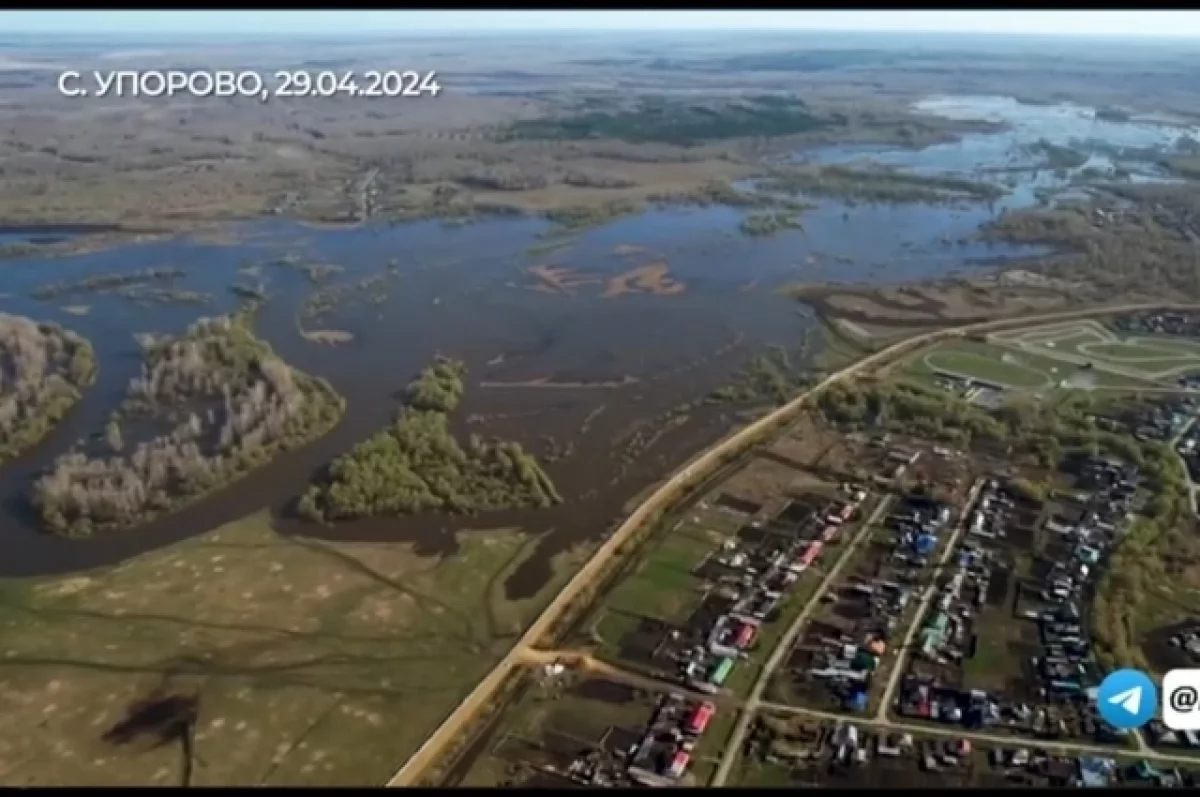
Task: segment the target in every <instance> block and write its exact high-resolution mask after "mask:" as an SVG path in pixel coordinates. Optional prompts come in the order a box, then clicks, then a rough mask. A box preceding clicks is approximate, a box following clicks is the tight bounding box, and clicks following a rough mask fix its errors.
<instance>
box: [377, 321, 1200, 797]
mask: <svg viewBox="0 0 1200 797" xmlns="http://www.w3.org/2000/svg"><path fill="white" fill-rule="evenodd" d="M1198 307H1200V305H1192V304H1186V305H1185V304H1180V305H1175V304H1168V303H1162V302H1159V303H1147V304H1132V305H1114V306H1111V307H1096V308H1091V309H1088V310H1074V311H1068V312H1063V313H1051V314H1047V315H1039V316H1029V317H1025V318H1018V319H1002V320H998V321H987V322H983V323H978V324H970V325H967V326H963V327H955V328H952V329H944V330H939V331H936V332H928V333H925V334H923V335H916V336H914V337H912V338H909V339H907V340H904V341H901V342H899V343H894V344H892V345H891V346H888V347H886V348H884V349H881V350H879V351H878V352H876V353H875V354H872V355H869V356H868V357H866V358H864V359H862V360H859V361H858V362H856V363H853V364H851V365H849V366H847V367H846V368H844V369H842V370H841V371H838V372H837V373H834V374H831V375H830V376H828V377H826V378H825V379H823V380H822V381H821V382H819V383H818V384H817V385H815V386H814V387H812V388H810V389H809V390H807V391H805V392H804V393H801V394H800V395H798V396H796V397H795V398H794V399H792V400H791V401H789V402H788V403H787V404H785V405H784V406H782V407H780V408H778V409H776V410H774V411H773V412H771V413H769V414H767V415H765V416H763V417H762V418H760V419H758V420H757V421H755V422H753V423H751V424H750V425H748V426H746V427H743V428H742V429H739V430H737V431H735V432H733V433H732V434H730V435H728V436H727V437H725V438H723V439H722V440H721V441H719V442H718V443H717V444H716V445H714V446H713V447H711V448H709V449H708V450H707V451H705V452H703V453H702V454H700V455H699V456H697V457H696V458H695V459H693V460H691V461H690V462H689V463H688V464H687V465H685V466H684V467H683V468H681V469H680V470H679V471H678V472H676V473H675V474H674V475H673V476H672V477H671V478H670V479H668V480H667V481H665V482H664V483H663V484H661V485H659V487H658V488H657V489H655V490H654V491H653V492H652V493H651V494H650V495H649V497H647V498H646V500H645V501H643V502H642V503H641V504H640V505H639V506H638V507H637V508H636V509H635V510H634V511H633V512H632V513H631V514H630V515H629V517H628V518H626V519H625V522H623V523H622V524H621V525H620V527H618V528H617V530H616V531H615V532H613V534H612V536H610V537H609V538H608V539H607V540H605V541H604V542H603V543H602V544H601V545H600V547H599V548H597V549H596V552H595V553H594V554H593V555H592V558H591V559H589V560H588V561H587V562H586V563H585V564H584V565H583V567H582V568H580V570H579V571H578V572H577V573H576V574H575V575H574V577H572V578H571V580H570V581H569V582H567V585H566V586H565V587H563V589H562V591H561V592H559V594H558V595H557V596H555V598H554V599H553V600H552V601H551V602H550V604H549V605H548V606H547V607H546V608H545V609H544V610H543V611H542V613H541V614H540V615H538V617H537V619H535V620H534V621H533V623H532V624H530V626H529V628H528V629H526V631H525V633H524V634H522V635H521V637H520V639H518V640H517V642H516V643H515V644H514V646H513V648H512V649H511V650H510V651H509V652H508V653H507V654H506V655H505V656H504V658H502V659H501V660H500V662H499V663H497V665H496V666H495V667H494V668H493V669H492V671H491V672H489V673H488V674H487V675H486V676H484V678H483V680H481V681H480V682H479V683H478V684H477V685H476V687H475V688H474V689H473V690H472V691H471V692H470V693H469V694H468V695H467V697H466V698H465V699H464V700H463V701H462V702H461V703H459V705H458V706H457V707H456V708H455V709H454V711H453V712H451V713H450V715H449V716H448V717H447V718H446V719H445V720H444V721H443V722H442V724H441V725H440V726H438V728H437V729H435V730H434V732H433V733H432V734H430V736H429V738H428V739H426V740H425V743H424V744H423V745H421V747H420V748H418V750H417V751H416V752H415V753H414V754H413V755H412V756H411V757H409V759H408V760H407V761H406V762H405V763H404V765H403V766H401V767H400V769H399V770H398V771H397V772H396V774H394V775H393V776H392V777H391V779H389V780H388V782H387V785H388V786H408V785H412V784H414V783H417V782H418V781H419V780H420V778H421V777H422V775H423V773H424V772H425V771H426V770H427V769H428V768H429V767H430V766H431V765H432V764H433V763H434V762H435V761H437V760H438V759H439V758H440V757H441V756H442V755H443V753H444V752H445V750H446V748H447V747H448V746H450V744H451V743H452V742H453V741H454V740H456V739H457V738H458V737H459V736H460V735H461V734H462V733H463V732H464V730H466V729H467V728H468V726H469V725H470V723H471V721H472V720H473V719H474V717H475V716H476V715H477V714H478V713H479V711H480V709H482V708H483V707H485V706H487V705H488V704H489V703H490V702H491V701H492V699H493V697H494V696H495V694H496V692H497V691H498V690H499V689H500V686H501V685H502V684H503V683H504V682H505V681H506V680H507V678H508V676H509V675H510V674H511V673H512V672H513V670H514V669H515V668H516V667H517V666H519V665H520V661H521V651H523V650H525V649H526V648H530V647H534V646H535V645H536V644H537V643H538V642H539V641H540V640H541V639H542V638H543V637H544V636H545V635H546V634H547V633H548V632H549V631H550V629H551V628H552V627H553V626H554V624H555V623H556V622H557V621H558V619H559V617H560V616H562V615H563V613H564V612H565V611H566V610H567V609H568V608H570V607H571V606H572V605H573V604H574V602H575V601H576V599H578V598H579V596H580V595H581V594H583V593H584V591H585V590H586V589H587V588H588V587H589V586H591V585H592V583H593V582H595V581H596V579H597V578H598V577H599V576H600V575H601V573H602V572H603V571H604V569H605V566H606V565H607V564H608V563H609V561H611V560H612V559H613V558H614V557H615V556H616V554H617V551H618V550H620V549H622V547H623V545H624V543H625V542H626V541H627V540H628V539H629V538H630V537H632V536H633V534H634V532H635V531H637V530H638V529H639V528H641V527H642V526H643V525H645V523H646V522H647V521H649V520H650V519H651V518H653V517H654V516H655V515H656V514H657V513H659V512H661V511H663V510H665V509H667V508H669V507H670V506H671V505H672V504H673V503H675V502H676V501H677V500H678V499H679V498H680V496H681V495H684V494H686V492H687V490H688V489H689V488H690V487H691V486H693V485H695V484H696V483H697V482H699V481H702V480H703V479H704V477H705V476H707V475H709V474H711V473H712V472H714V471H715V470H717V469H718V468H719V467H720V466H721V463H722V460H723V459H724V458H727V457H730V456H734V455H736V454H737V453H739V452H741V451H744V450H745V449H746V448H748V447H749V446H750V445H752V444H753V443H754V442H756V441H757V440H758V439H759V438H761V437H764V436H765V435H767V434H769V433H771V432H772V431H774V430H776V429H778V428H780V427H782V426H784V425H785V424H786V423H787V422H788V421H790V420H792V419H794V418H795V417H796V416H798V415H799V414H800V412H801V411H802V410H803V409H804V407H805V406H806V405H807V404H808V402H809V401H811V400H812V399H813V397H815V396H817V395H818V394H820V393H821V392H822V391H823V390H825V389H827V388H829V387H830V386H832V385H834V384H837V383H838V382H841V381H843V380H846V379H851V378H853V377H856V376H859V375H862V374H866V373H870V372H871V370H872V369H875V368H879V367H881V366H885V365H888V364H890V363H892V362H895V361H896V360H898V359H900V358H901V357H903V356H905V355H907V354H909V353H911V352H912V351H913V350H914V349H917V348H920V347H922V346H926V345H929V344H931V343H935V342H938V341H941V340H947V339H951V338H956V337H963V336H965V335H968V334H971V333H976V332H991V331H995V330H998V329H1003V328H1006V327H1021V326H1027V325H1030V324H1038V323H1048V322H1051V321H1060V320H1061V321H1066V320H1070V319H1073V318H1087V317H1091V316H1098V315H1108V314H1111V313H1119V312H1135V311H1140V310H1159V309H1161V310H1183V309H1188V310H1192V309H1197V308H1198Z"/></svg>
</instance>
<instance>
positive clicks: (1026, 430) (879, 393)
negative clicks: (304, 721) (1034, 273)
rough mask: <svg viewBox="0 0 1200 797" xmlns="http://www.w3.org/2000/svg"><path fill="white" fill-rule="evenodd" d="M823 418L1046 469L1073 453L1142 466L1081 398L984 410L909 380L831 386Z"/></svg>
mask: <svg viewBox="0 0 1200 797" xmlns="http://www.w3.org/2000/svg"><path fill="white" fill-rule="evenodd" d="M817 406H818V408H819V409H820V411H821V413H822V415H823V416H824V417H825V418H826V419H827V420H829V421H831V422H833V423H835V424H838V425H840V426H842V427H844V428H853V429H867V428H871V429H879V430H880V431H899V432H905V433H907V434H912V435H915V436H918V437H924V438H926V439H929V440H938V441H943V442H946V443H950V444H954V445H957V446H961V447H966V446H970V445H972V444H974V443H983V444H990V445H1004V446H1008V447H1010V448H1011V456H1012V457H1013V458H1014V460H1015V459H1018V458H1020V457H1028V458H1029V460H1030V461H1032V462H1035V463H1036V464H1038V465H1041V466H1045V467H1053V466H1057V465H1058V464H1059V463H1060V462H1062V460H1063V458H1064V457H1066V456H1069V455H1072V454H1079V455H1086V456H1098V455H1100V454H1112V455H1115V456H1119V457H1121V458H1123V459H1126V460H1128V461H1131V462H1135V463H1138V464H1143V463H1144V460H1145V453H1144V450H1143V448H1144V447H1143V446H1141V445H1140V444H1139V443H1138V442H1137V441H1136V440H1134V439H1133V438H1131V437H1126V436H1123V435H1119V434H1113V433H1112V432H1106V431H1103V430H1101V429H1099V428H1098V427H1097V426H1096V425H1095V423H1094V422H1093V421H1092V420H1091V415H1092V401H1091V399H1090V398H1089V396H1088V395H1087V394H1085V393H1078V394H1071V395H1069V396H1068V397H1067V398H1065V399H1064V400H1062V401H1060V402H1058V403H1051V402H1047V401H1039V400H1037V399H1034V398H1032V397H1014V398H1012V399H1010V400H1009V401H1007V402H1005V403H1004V404H1003V405H1001V406H1000V407H996V408H988V409H984V408H982V407H979V406H977V405H975V404H971V403H970V402H968V401H965V400H963V399H962V398H960V397H958V396H954V395H951V394H949V393H947V392H945V391H943V390H939V389H937V388H931V387H925V386H924V385H920V384H917V383H913V382H862V381H860V382H848V383H838V384H836V385H833V386H831V387H830V388H829V389H827V390H826V391H824V392H823V393H822V394H821V396H820V398H819V399H818V401H817Z"/></svg>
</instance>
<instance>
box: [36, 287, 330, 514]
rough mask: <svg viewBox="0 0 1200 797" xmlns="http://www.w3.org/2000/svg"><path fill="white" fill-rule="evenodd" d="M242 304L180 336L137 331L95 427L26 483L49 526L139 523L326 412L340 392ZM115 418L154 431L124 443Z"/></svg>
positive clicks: (321, 427)
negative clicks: (133, 354) (132, 373)
mask: <svg viewBox="0 0 1200 797" xmlns="http://www.w3.org/2000/svg"><path fill="white" fill-rule="evenodd" d="M251 314H252V310H245V311H242V312H239V313H237V314H236V315H232V316H221V317H218V318H207V319H201V320H199V321H197V322H196V323H195V324H193V325H192V326H191V327H190V328H189V329H188V330H187V332H186V333H185V334H184V335H183V336H182V337H179V338H175V337H169V336H146V337H144V338H142V339H141V343H142V347H143V350H144V354H143V365H142V373H141V375H140V376H138V377H135V378H133V379H132V380H131V381H130V383H129V386H128V388H127V391H126V398H125V401H124V403H123V404H122V406H121V409H120V410H119V411H118V412H117V413H115V414H114V416H113V417H112V418H111V419H110V420H109V422H108V424H107V427H106V429H105V430H104V432H103V434H98V435H96V437H97V438H98V439H97V440H96V441H93V442H92V443H90V444H88V445H87V446H84V447H82V448H79V447H77V448H76V449H74V450H72V451H70V452H68V453H66V454H64V455H62V456H61V457H59V458H58V459H57V460H56V461H55V463H54V466H53V468H52V469H51V471H50V472H49V473H48V474H46V475H45V476H42V477H41V478H40V479H38V480H37V482H36V483H35V484H34V487H33V504H34V506H35V507H36V508H37V511H38V513H39V516H40V519H41V522H42V524H43V526H44V527H45V528H46V529H47V530H48V531H50V532H53V533H56V534H64V535H68V536H72V537H87V536H90V535H91V534H93V533H95V532H98V531H113V530H118V529H124V528H129V527H131V526H135V525H138V524H140V523H144V522H146V521H148V520H151V519H153V518H156V517H159V516H161V515H163V514H166V513H168V512H171V511H173V510H176V509H178V508H180V507H182V506H183V505H185V504H188V503H191V502H192V501H195V500H197V499H199V498H201V497H203V496H204V495H206V494H208V493H210V492H212V491H213V490H215V489H217V488H219V487H223V486H225V485H227V484H229V483H231V482H233V481H235V480H237V479H239V478H241V477H242V476H244V475H245V474H247V473H249V472H250V471H252V470H255V469H256V468H258V467H261V466H262V465H265V464H267V463H268V462H270V461H271V460H272V459H274V458H275V457H276V456H278V455H279V454H281V453H283V452H285V451H288V450H291V449H294V448H296V447H298V446H300V445H302V444H304V443H306V442H308V441H310V440H312V439H314V438H316V437H320V436H321V435H323V434H325V433H326V432H327V431H329V430H330V429H331V428H332V427H333V426H334V425H335V424H336V423H337V421H338V419H339V418H340V417H341V414H342V410H343V409H344V406H345V405H344V401H343V399H342V398H341V397H340V396H339V395H338V394H337V393H336V392H334V390H333V388H332V387H331V386H330V385H329V384H328V383H327V382H326V381H325V380H323V379H318V378H315V377H312V376H309V375H307V374H304V373H301V372H300V371H297V370H296V369H294V368H292V367H290V366H289V365H288V364H287V363H285V362H284V361H283V360H282V359H280V358H279V357H278V356H277V355H276V354H275V353H274V352H273V351H272V350H271V347H270V346H269V345H268V344H267V343H266V342H265V341H263V340H261V339H260V338H258V337H257V336H255V334H254V332H253V331H252V330H251V328H250V319H251ZM123 421H130V422H133V421H136V428H138V429H155V428H156V427H157V428H161V429H163V431H162V432H161V433H159V434H158V435H157V436H153V437H151V438H150V439H147V440H143V441H141V442H137V443H135V444H133V445H132V446H128V445H127V444H126V441H125V440H124V434H125V430H123V428H122V422H123ZM129 426H130V427H134V426H135V424H133V423H130V424H129ZM127 449H128V450H127Z"/></svg>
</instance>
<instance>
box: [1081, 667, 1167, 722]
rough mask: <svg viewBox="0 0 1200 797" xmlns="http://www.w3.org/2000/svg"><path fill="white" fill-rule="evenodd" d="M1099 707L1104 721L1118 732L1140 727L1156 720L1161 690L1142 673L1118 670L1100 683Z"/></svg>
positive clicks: (1097, 696) (1097, 701)
mask: <svg viewBox="0 0 1200 797" xmlns="http://www.w3.org/2000/svg"><path fill="white" fill-rule="evenodd" d="M1096 708H1098V709H1099V710H1100V716H1101V717H1103V718H1104V721H1105V722H1107V723H1108V724H1109V725H1111V726H1113V727H1114V728H1116V729H1117V730H1121V731H1129V730H1133V729H1135V728H1140V727H1142V726H1143V725H1145V724H1146V723H1147V722H1149V721H1150V720H1152V719H1154V712H1155V711H1157V710H1158V688H1157V687H1155V686H1154V682H1153V681H1151V680H1150V677H1149V676H1147V675H1146V674H1145V673H1143V672H1139V671H1137V670H1117V671H1116V672H1114V673H1110V674H1109V676H1108V677H1107V678H1105V679H1104V682H1103V683H1101V684H1100V689H1099V690H1098V691H1097V694H1096Z"/></svg>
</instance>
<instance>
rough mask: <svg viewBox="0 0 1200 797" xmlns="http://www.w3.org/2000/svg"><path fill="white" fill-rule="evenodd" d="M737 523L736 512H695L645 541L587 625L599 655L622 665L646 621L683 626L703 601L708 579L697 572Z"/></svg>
mask: <svg viewBox="0 0 1200 797" xmlns="http://www.w3.org/2000/svg"><path fill="white" fill-rule="evenodd" d="M739 526H740V521H739V520H738V519H737V518H736V517H735V516H733V515H729V514H726V513H723V512H720V511H718V510H715V509H709V510H707V511H703V510H696V511H695V512H693V514H692V516H691V517H689V518H687V519H685V520H684V521H683V522H682V523H681V524H680V525H679V527H678V528H675V529H673V530H671V531H670V532H667V533H665V534H662V535H660V536H659V537H658V538H656V539H652V540H650V541H649V542H648V543H646V544H645V545H644V546H643V548H642V550H641V551H640V552H639V554H638V556H637V558H636V560H635V561H634V562H633V563H632V566H631V569H630V571H629V573H628V574H627V575H626V576H625V577H624V578H622V579H621V580H620V582H619V583H618V584H617V585H616V586H615V587H614V588H613V589H612V590H611V591H610V592H609V593H608V594H607V595H606V596H605V597H604V599H603V600H602V601H601V604H600V607H599V608H598V609H597V611H596V613H595V615H594V616H593V618H592V619H591V620H590V621H589V623H588V625H589V628H590V632H589V638H590V640H591V641H592V642H595V643H597V644H598V646H599V647H598V649H597V653H598V654H599V655H600V656H602V657H603V658H606V659H608V660H609V661H612V662H613V663H621V661H622V659H623V651H624V650H625V649H626V648H627V646H628V643H629V640H630V639H631V638H632V637H634V636H636V635H637V634H638V629H639V627H640V626H642V625H643V624H644V623H647V622H651V623H653V622H658V623H665V624H667V625H672V626H677V627H678V626H683V625H684V624H685V623H686V621H687V619H688V618H689V617H690V616H691V614H692V612H693V611H695V609H696V608H697V607H698V606H699V605H700V603H701V601H702V600H703V599H704V594H703V593H702V592H701V589H702V587H703V583H704V582H703V581H702V580H701V579H700V578H698V577H696V576H695V575H693V571H694V570H695V568H696V567H697V566H698V565H700V564H701V563H702V562H703V561H704V559H705V558H706V557H708V556H709V555H710V554H711V553H713V552H714V551H715V550H717V549H718V548H719V547H720V545H721V543H722V542H723V541H724V540H726V539H728V538H731V537H733V536H734V535H735V534H736V532H737V529H738V527H739Z"/></svg>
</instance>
